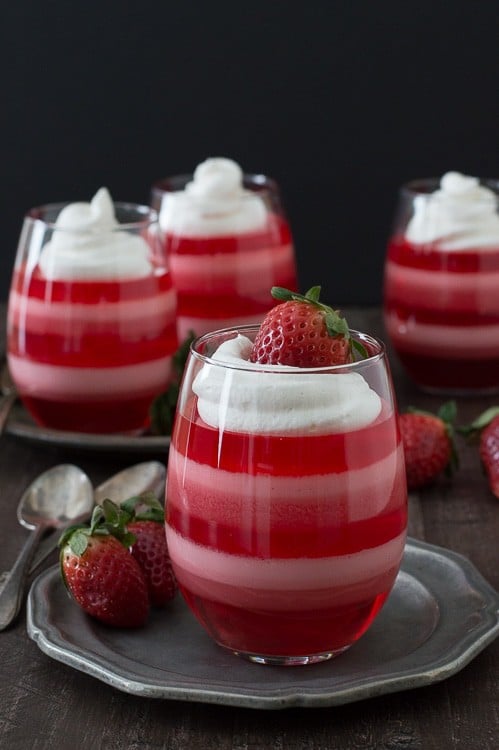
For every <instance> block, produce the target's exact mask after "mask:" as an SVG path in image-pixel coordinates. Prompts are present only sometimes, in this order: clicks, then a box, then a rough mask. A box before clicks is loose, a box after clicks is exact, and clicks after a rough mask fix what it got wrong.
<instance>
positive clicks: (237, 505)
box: [166, 327, 407, 665]
mask: <svg viewBox="0 0 499 750" xmlns="http://www.w3.org/2000/svg"><path fill="white" fill-rule="evenodd" d="M257 330H258V329H257V327H243V328H232V329H226V330H222V331H217V332H212V333H210V334H206V335H204V336H203V337H201V338H199V339H197V340H196V341H195V342H194V343H193V345H192V346H191V352H190V356H189V359H188V363H187V366H186V370H185V373H184V379H183V383H182V387H181V393H180V398H179V405H178V411H177V416H176V421H175V426H174V431H173V436H172V442H171V447H170V453H169V462H168V486H167V499H166V509H167V510H166V516H167V520H166V534H167V540H168V547H169V552H170V555H171V560H172V563H173V567H174V571H175V574H176V577H177V580H178V584H179V588H180V590H181V592H182V594H183V596H184V598H185V599H186V601H187V603H188V605H189V606H190V608H191V609H192V611H193V613H194V615H195V616H196V617H197V619H198V620H199V621H200V623H201V624H202V625H203V626H204V627H205V628H206V630H207V631H208V633H209V634H210V635H211V636H212V637H213V638H214V640H215V641H216V642H217V643H218V644H220V645H221V646H223V647H225V648H227V649H229V650H231V651H233V652H235V653H237V654H239V655H242V656H244V657H246V658H249V659H250V660H252V661H255V662H258V663H268V664H276V665H279V664H283V665H294V664H310V663H314V662H319V661H323V660H326V659H329V658H330V657H332V656H334V655H336V654H339V653H341V652H342V651H344V650H345V649H347V648H348V647H349V646H350V645H351V644H353V643H354V642H355V641H356V640H357V639H358V638H359V637H360V636H361V635H362V634H363V633H364V632H365V631H366V630H367V628H368V627H369V626H370V624H371V623H372V622H373V620H374V618H375V617H376V615H377V613H378V612H379V611H380V609H381V607H382V605H383V603H384V602H385V600H386V598H387V597H388V595H389V593H390V590H391V589H392V586H393V584H394V581H395V578H396V576H397V573H398V570H399V566H400V562H401V558H402V554H403V549H404V543H405V537H406V524H407V489H406V479H405V470H404V460H403V451H402V446H401V442H400V435H399V431H398V425H397V418H396V406H395V403H394V393H393V388H392V382H391V376H390V372H389V368H388V364H387V361H386V355H385V349H384V346H383V344H382V343H381V342H380V341H379V340H377V339H374V338H372V337H370V336H367V335H364V334H361V333H357V332H355V331H352V336H354V337H355V338H356V339H357V340H358V341H360V342H362V343H363V344H364V346H365V348H366V349H367V351H368V357H367V358H366V359H364V360H362V361H355V362H353V363H351V364H348V365H339V366H335V367H329V368H318V369H304V368H302V369H298V368H287V367H285V368H283V367H279V366H270V365H265V366H262V365H254V364H250V363H249V362H248V361H245V360H246V359H247V356H248V353H249V350H250V348H251V341H252V340H253V339H254V336H255V335H256V332H257ZM235 353H236V356H234V354H235ZM238 353H239V354H240V353H242V354H243V359H241V358H240V357H239V356H238Z"/></svg>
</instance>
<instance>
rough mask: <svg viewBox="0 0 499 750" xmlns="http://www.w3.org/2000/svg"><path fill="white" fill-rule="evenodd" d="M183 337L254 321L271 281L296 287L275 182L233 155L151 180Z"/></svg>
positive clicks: (262, 309) (266, 304)
mask: <svg viewBox="0 0 499 750" xmlns="http://www.w3.org/2000/svg"><path fill="white" fill-rule="evenodd" d="M151 202H152V205H153V207H155V208H156V209H157V210H158V211H159V220H160V225H161V228H162V230H163V232H164V236H165V242H166V248H167V253H168V256H169V262H170V268H171V273H172V278H173V282H174V285H175V288H176V289H177V293H178V332H179V338H180V339H181V340H184V338H185V337H186V336H187V334H188V333H189V331H191V330H192V331H194V333H196V334H197V335H201V334H203V333H207V332H208V331H213V330H215V329H219V328H223V327H227V326H231V325H243V324H251V323H259V322H260V321H261V320H262V318H263V317H264V315H265V313H266V311H267V310H268V308H269V305H270V304H272V299H271V297H270V294H269V290H270V288H271V287H272V286H274V285H277V286H285V287H289V288H291V289H296V284H297V280H296V276H297V272H296V263H295V253H294V248H293V242H292V237H291V230H290V227H289V224H288V221H287V219H286V216H285V213H284V210H283V206H282V201H281V195H280V190H279V188H278V185H277V184H276V182H275V181H274V180H272V179H270V178H269V177H266V176H264V175H250V174H244V173H243V171H242V169H241V168H240V166H239V165H238V164H236V162H234V161H232V160H231V159H225V158H211V159H207V160H206V161H204V162H203V163H201V164H199V166H198V167H197V168H196V170H195V171H194V174H191V175H180V176H176V177H171V178H166V179H163V180H160V181H158V182H157V183H155V185H154V186H153V189H152V201H151Z"/></svg>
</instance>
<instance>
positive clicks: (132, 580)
mask: <svg viewBox="0 0 499 750" xmlns="http://www.w3.org/2000/svg"><path fill="white" fill-rule="evenodd" d="M110 502H111V501H106V500H105V501H104V504H106V503H110ZM114 507H115V508H116V506H114ZM116 510H117V509H116ZM113 512H114V511H113ZM104 514H105V511H104V510H103V508H101V507H100V506H97V507H96V508H95V509H94V513H93V515H92V521H91V523H90V527H82V526H80V527H73V528H71V529H68V530H67V531H66V532H65V533H64V534H63V536H62V537H61V540H60V547H61V552H60V564H61V572H62V577H63V580H64V583H65V584H66V587H67V589H68V591H69V592H70V594H71V595H72V596H73V598H74V599H75V601H76V602H77V603H78V604H79V605H80V607H81V608H82V609H83V610H84V611H85V612H86V613H87V614H89V615H91V616H92V617H95V618H96V619H98V620H101V621H102V622H105V623H106V624H107V625H114V626H117V627H122V628H133V627H139V626H141V625H144V623H145V622H146V620H147V617H148V615H149V596H148V593H147V584H146V580H145V577H144V574H143V572H142V570H141V568H140V565H139V564H138V563H137V561H136V560H135V559H134V558H133V557H132V555H131V554H130V551H129V549H128V546H129V544H130V537H129V535H128V534H127V533H126V531H125V530H124V529H123V526H122V527H121V528H122V533H121V537H122V540H121V541H119V540H118V539H117V538H116V536H114V535H113V533H115V532H116V533H117V528H118V526H119V524H118V523H114V522H113V523H111V524H109V525H106V522H105V518H104ZM113 527H114V530H113Z"/></svg>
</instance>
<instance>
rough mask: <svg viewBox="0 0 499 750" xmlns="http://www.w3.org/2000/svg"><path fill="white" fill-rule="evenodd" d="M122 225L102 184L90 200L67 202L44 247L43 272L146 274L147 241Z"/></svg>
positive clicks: (60, 275)
mask: <svg viewBox="0 0 499 750" xmlns="http://www.w3.org/2000/svg"><path fill="white" fill-rule="evenodd" d="M119 227H120V225H119V222H118V221H117V219H116V216H115V213H114V206H113V201H112V199H111V196H110V195H109V192H108V190H107V189H106V188H101V189H100V190H99V191H98V192H97V193H96V194H95V195H94V197H93V198H92V200H91V201H90V203H83V202H81V203H70V204H69V205H67V206H65V207H64V208H63V209H62V211H61V212H60V214H59V215H58V217H57V220H56V222H55V225H54V231H53V234H52V237H51V239H50V240H49V241H48V242H47V243H46V244H45V245H44V247H43V249H42V252H41V255H40V262H39V266H40V270H41V272H42V274H43V275H44V276H45V278H47V279H89V278H91V279H94V278H130V277H136V276H146V275H147V274H149V273H150V271H151V264H150V262H149V260H148V257H149V254H150V248H149V246H148V244H147V242H146V241H145V240H144V239H143V238H142V237H140V236H139V235H137V234H133V233H131V232H129V231H126V230H122V229H120V228H119Z"/></svg>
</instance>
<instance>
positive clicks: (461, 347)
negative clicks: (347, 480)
mask: <svg viewBox="0 0 499 750" xmlns="http://www.w3.org/2000/svg"><path fill="white" fill-rule="evenodd" d="M497 296H498V298H499V292H497ZM385 325H386V329H387V333H388V336H389V337H390V339H391V341H392V343H393V345H394V346H395V347H396V348H397V349H400V350H403V351H407V352H412V351H413V352H414V353H417V354H426V355H428V356H435V357H438V358H448V359H467V360H469V359H484V358H488V357H491V358H494V357H497V356H499V325H485V324H483V323H481V324H480V325H476V326H474V325H468V326H446V325H440V324H439V325H437V324H433V323H432V324H428V323H420V322H418V321H417V320H416V319H415V318H414V317H410V318H408V319H406V318H405V317H404V318H400V317H399V316H398V315H397V313H396V312H395V311H393V310H392V311H390V312H388V313H386V314H385Z"/></svg>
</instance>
